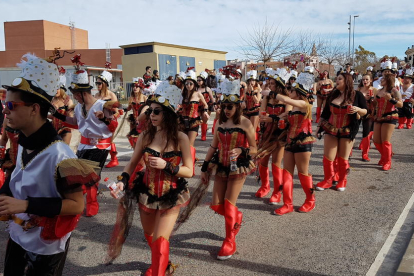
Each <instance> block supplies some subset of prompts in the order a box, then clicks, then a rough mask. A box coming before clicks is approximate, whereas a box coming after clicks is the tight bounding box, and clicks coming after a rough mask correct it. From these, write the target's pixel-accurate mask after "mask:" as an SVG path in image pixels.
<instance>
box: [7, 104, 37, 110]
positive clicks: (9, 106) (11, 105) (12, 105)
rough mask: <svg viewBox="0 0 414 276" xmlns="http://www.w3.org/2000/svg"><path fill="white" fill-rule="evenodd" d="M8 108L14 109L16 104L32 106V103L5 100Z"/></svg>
mask: <svg viewBox="0 0 414 276" xmlns="http://www.w3.org/2000/svg"><path fill="white" fill-rule="evenodd" d="M5 104H6V106H7V109H8V110H14V109H15V108H16V106H19V105H24V106H31V105H33V104H32V103H25V102H5Z"/></svg>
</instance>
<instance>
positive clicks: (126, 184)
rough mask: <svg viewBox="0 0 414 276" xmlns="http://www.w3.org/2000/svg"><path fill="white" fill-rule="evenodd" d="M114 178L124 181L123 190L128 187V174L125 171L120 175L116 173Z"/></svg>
mask: <svg viewBox="0 0 414 276" xmlns="http://www.w3.org/2000/svg"><path fill="white" fill-rule="evenodd" d="M116 179H117V180H118V181H120V182H122V183H124V190H125V189H126V188H127V187H128V183H129V179H130V176H129V174H128V173H127V172H123V173H122V174H121V175H118V176H117V177H116Z"/></svg>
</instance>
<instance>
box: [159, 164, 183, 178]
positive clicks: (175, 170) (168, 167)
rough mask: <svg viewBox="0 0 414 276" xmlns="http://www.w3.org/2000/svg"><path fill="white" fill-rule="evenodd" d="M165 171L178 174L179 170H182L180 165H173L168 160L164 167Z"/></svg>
mask: <svg viewBox="0 0 414 276" xmlns="http://www.w3.org/2000/svg"><path fill="white" fill-rule="evenodd" d="M162 170H163V171H164V172H166V173H168V174H170V175H176V174H177V173H178V171H179V170H180V166H175V167H174V166H173V164H172V163H171V162H167V163H166V164H165V168H164V169H162Z"/></svg>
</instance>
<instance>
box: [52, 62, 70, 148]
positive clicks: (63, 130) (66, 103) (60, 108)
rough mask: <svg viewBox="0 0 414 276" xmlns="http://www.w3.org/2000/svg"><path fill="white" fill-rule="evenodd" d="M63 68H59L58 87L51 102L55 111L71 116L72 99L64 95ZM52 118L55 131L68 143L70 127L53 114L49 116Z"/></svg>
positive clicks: (64, 79) (64, 78)
mask: <svg viewBox="0 0 414 276" xmlns="http://www.w3.org/2000/svg"><path fill="white" fill-rule="evenodd" d="M64 70H65V69H63V68H61V69H60V70H59V72H60V73H61V75H60V77H59V82H60V83H59V89H58V90H57V93H56V95H55V96H54V97H53V100H52V104H53V106H54V107H55V109H56V111H57V112H59V113H60V114H62V115H63V116H69V117H73V107H74V106H73V101H72V99H71V98H70V97H69V96H68V95H66V91H67V89H66V86H65V84H66V77H65V76H64V75H62V73H63V74H64V72H65V71H64ZM49 118H50V119H52V124H53V127H54V128H55V130H56V131H57V133H58V134H59V135H60V137H62V139H63V141H64V142H65V143H66V144H68V145H70V140H71V138H72V129H71V128H70V127H67V126H65V125H64V124H63V122H62V121H61V120H59V119H57V118H55V117H53V116H50V117H49Z"/></svg>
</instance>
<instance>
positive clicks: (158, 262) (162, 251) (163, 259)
mask: <svg viewBox="0 0 414 276" xmlns="http://www.w3.org/2000/svg"><path fill="white" fill-rule="evenodd" d="M169 255H170V242H169V241H168V240H166V239H165V238H164V237H159V238H158V239H157V240H156V241H154V242H153V243H152V244H151V269H152V276H164V275H165V272H166V270H167V267H168V262H169Z"/></svg>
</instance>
